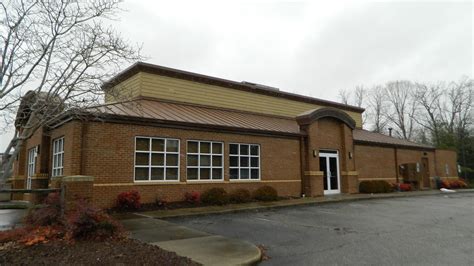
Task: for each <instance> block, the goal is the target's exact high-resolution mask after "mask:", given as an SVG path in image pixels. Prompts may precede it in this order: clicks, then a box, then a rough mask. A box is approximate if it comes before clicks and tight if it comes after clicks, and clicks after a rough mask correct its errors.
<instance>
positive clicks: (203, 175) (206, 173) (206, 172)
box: [199, 168, 211, 180]
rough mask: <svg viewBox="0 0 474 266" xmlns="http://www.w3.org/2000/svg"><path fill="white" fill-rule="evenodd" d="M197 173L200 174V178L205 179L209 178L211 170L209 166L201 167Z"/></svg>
mask: <svg viewBox="0 0 474 266" xmlns="http://www.w3.org/2000/svg"><path fill="white" fill-rule="evenodd" d="M199 174H200V179H201V180H203V179H204V180H205V179H209V178H210V175H211V171H210V169H209V168H201V169H199Z"/></svg>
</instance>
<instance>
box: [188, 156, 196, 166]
mask: <svg viewBox="0 0 474 266" xmlns="http://www.w3.org/2000/svg"><path fill="white" fill-rule="evenodd" d="M188 166H198V155H188Z"/></svg>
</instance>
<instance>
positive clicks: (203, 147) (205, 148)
mask: <svg viewBox="0 0 474 266" xmlns="http://www.w3.org/2000/svg"><path fill="white" fill-rule="evenodd" d="M200 152H201V153H211V143H209V142H201V143H200Z"/></svg>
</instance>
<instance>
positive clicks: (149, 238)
mask: <svg viewBox="0 0 474 266" xmlns="http://www.w3.org/2000/svg"><path fill="white" fill-rule="evenodd" d="M120 222H121V223H122V224H123V225H124V227H125V228H126V229H127V230H128V231H130V233H131V238H134V239H137V240H140V241H142V242H145V243H149V244H152V245H157V246H159V247H160V248H162V249H165V250H168V251H172V252H176V254H178V255H180V256H184V257H188V258H190V259H192V260H193V261H195V262H198V263H201V264H204V265H254V264H256V263H257V262H259V261H260V258H261V252H260V249H258V248H257V247H256V246H255V245H253V244H251V243H249V242H246V241H242V240H237V239H230V238H226V237H223V236H219V235H210V234H208V233H205V232H201V231H197V230H193V229H190V228H187V227H184V226H179V225H175V224H173V223H169V222H166V221H163V220H158V219H152V218H132V219H125V220H121V221H120Z"/></svg>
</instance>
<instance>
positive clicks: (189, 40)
mask: <svg viewBox="0 0 474 266" xmlns="http://www.w3.org/2000/svg"><path fill="white" fill-rule="evenodd" d="M222 2H223V1H219V2H205V1H189V2H184V1H138V0H133V1H126V2H125V3H124V6H123V7H124V9H125V10H127V12H125V13H123V14H121V15H120V20H119V21H116V22H114V23H113V25H114V27H115V28H116V29H117V30H118V31H120V32H122V34H123V36H124V37H126V38H127V39H129V40H130V41H132V42H137V43H142V44H143V52H144V54H145V55H147V56H149V60H148V62H151V63H155V64H159V65H164V66H169V67H175V68H179V69H184V70H188V71H194V72H198V73H203V74H207V75H214V76H217V77H222V78H228V79H233V80H237V81H240V80H247V81H253V82H258V83H262V84H266V85H270V86H275V87H279V88H281V89H283V90H286V91H291V92H297V93H301V94H306V95H311V96H315V97H322V98H325V99H330V100H335V99H336V97H337V91H338V89H341V88H349V89H350V88H354V87H355V86H356V85H360V84H365V85H372V84H375V83H385V82H386V81H389V80H395V79H411V80H418V81H436V80H456V79H458V78H460V77H461V76H462V75H470V76H472V75H473V58H472V56H473V53H472V50H473V43H472V40H473V26H472V25H473V20H472V19H473V4H472V3H471V2H464V3H463V2H444V3H443V2H441V3H430V2H416V3H410V2H403V1H402V2H367V1H364V2H363V3H360V2H357V3H354V2H355V1H318V2H315V1H308V2H278V3H274V2H257V3H254V2H251V1H243V2H231V3H229V2H227V1H226V2H225V3H222ZM7 139H8V136H7V135H2V136H0V148H2V149H3V148H4V147H5V146H6V143H7Z"/></svg>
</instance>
